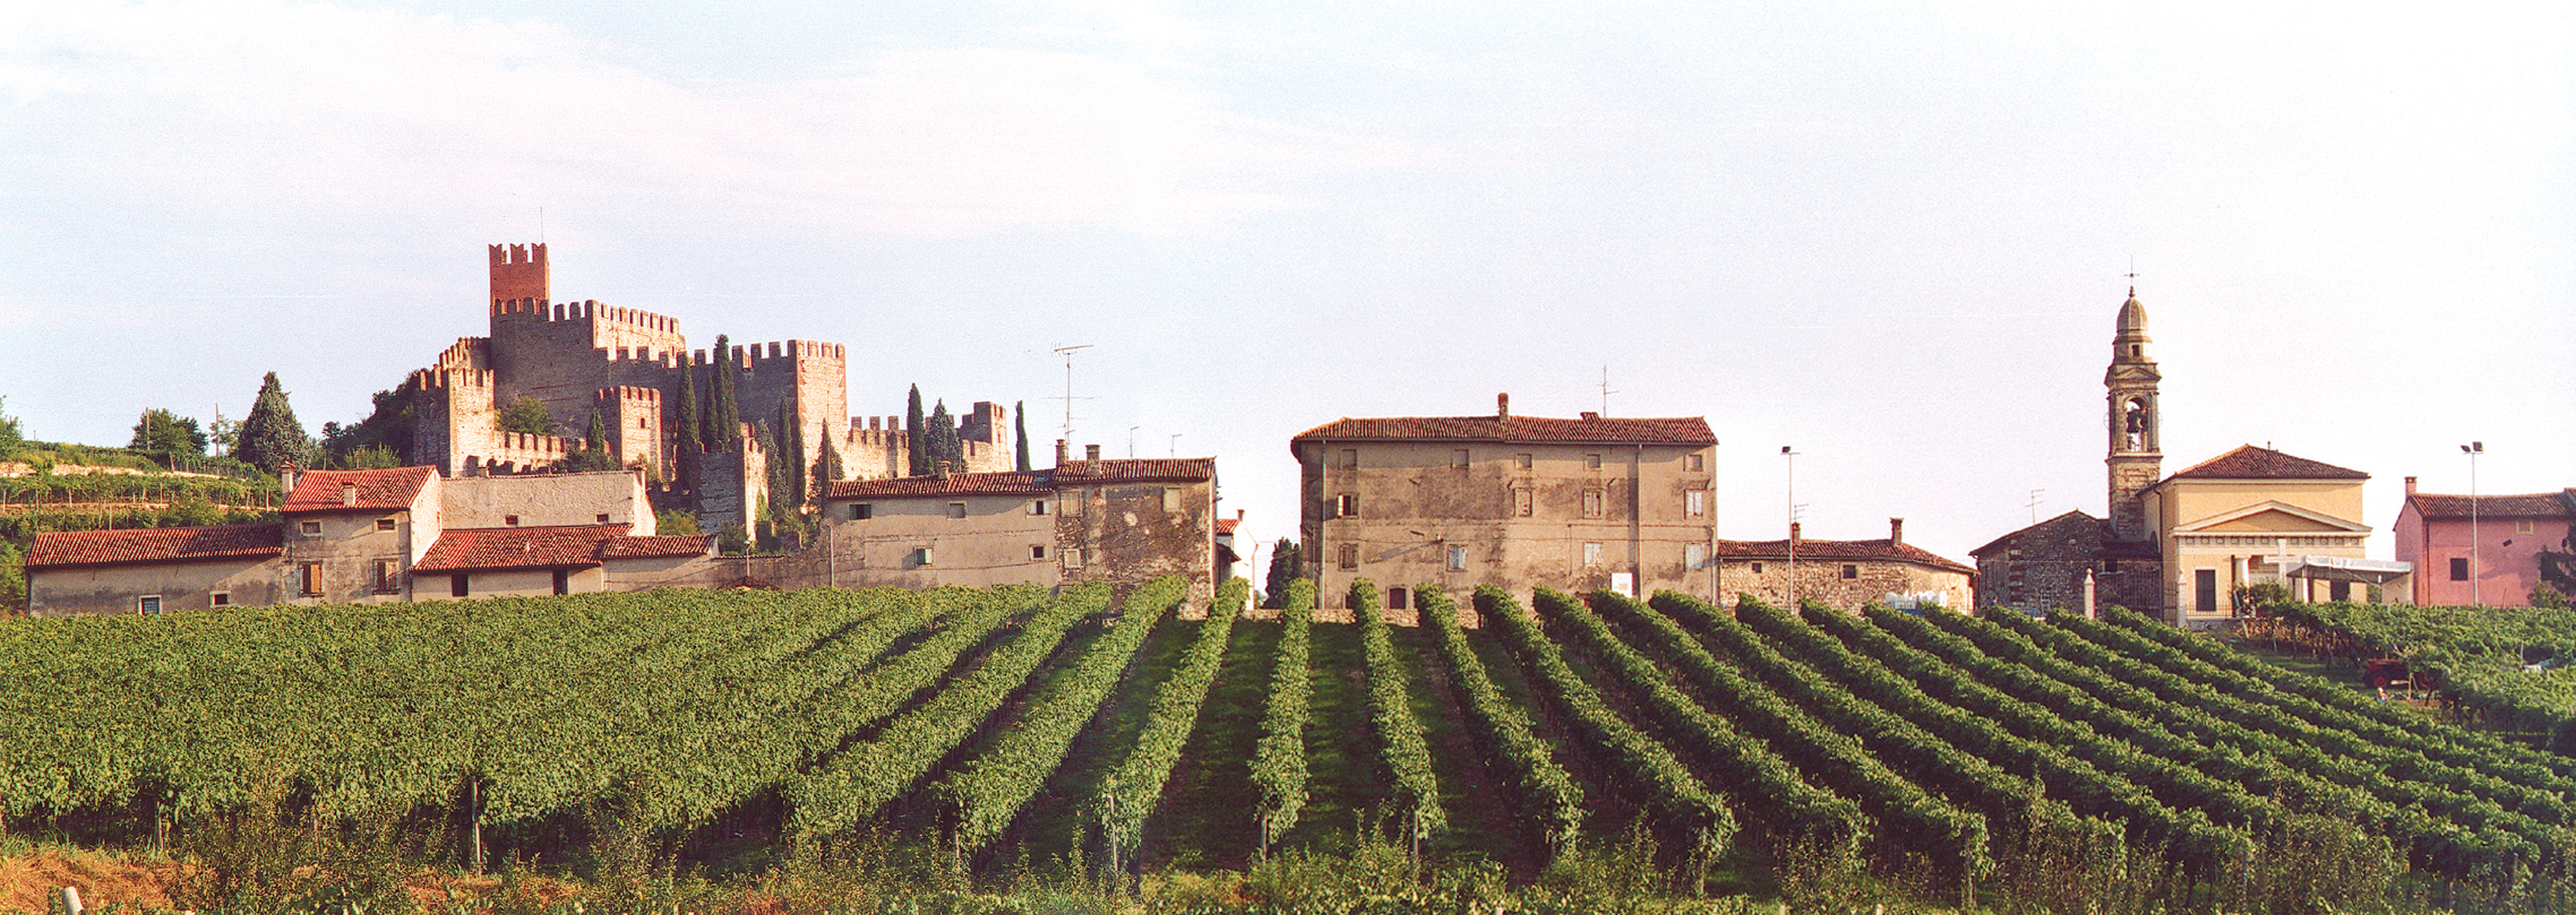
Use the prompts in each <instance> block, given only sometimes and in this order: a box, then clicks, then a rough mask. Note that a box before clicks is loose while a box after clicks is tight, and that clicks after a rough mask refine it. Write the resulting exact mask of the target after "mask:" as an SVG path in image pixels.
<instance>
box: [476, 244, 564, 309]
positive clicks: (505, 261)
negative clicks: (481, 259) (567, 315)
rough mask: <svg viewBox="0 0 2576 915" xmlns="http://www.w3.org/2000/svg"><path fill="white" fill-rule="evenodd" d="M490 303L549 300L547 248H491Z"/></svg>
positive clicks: (542, 246) (519, 246)
mask: <svg viewBox="0 0 2576 915" xmlns="http://www.w3.org/2000/svg"><path fill="white" fill-rule="evenodd" d="M491 249H492V301H493V302H495V303H499V302H505V301H506V302H515V301H518V300H520V299H535V300H537V301H539V302H546V301H552V300H551V299H550V298H549V297H548V296H549V293H548V292H547V289H546V287H547V285H548V283H547V276H546V245H545V243H544V242H538V243H536V244H533V245H507V246H504V245H492V246H491Z"/></svg>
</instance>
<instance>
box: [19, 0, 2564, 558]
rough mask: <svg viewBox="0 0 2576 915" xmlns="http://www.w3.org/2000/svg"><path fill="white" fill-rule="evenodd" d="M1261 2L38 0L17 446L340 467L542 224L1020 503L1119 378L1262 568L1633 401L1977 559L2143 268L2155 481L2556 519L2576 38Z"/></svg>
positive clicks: (1760, 9) (2066, 501) (2550, 12)
mask: <svg viewBox="0 0 2576 915" xmlns="http://www.w3.org/2000/svg"><path fill="white" fill-rule="evenodd" d="M1251 6H1252V5H1248V4H1210V5H1205V6H1195V7H1194V6H1188V5H1164V4H1154V3H1144V2H1115V0H1101V2H1025V3H984V4H976V3H965V2H939V3H868V4H853V3H842V2H785V3H768V4H760V3H754V4H748V5H746V6H744V7H743V8H742V9H743V10H744V11H741V12H734V11H731V10H730V9H729V8H728V9H722V10H720V9H718V8H717V5H715V4H707V3H700V2H669V3H652V2H631V3H611V2H592V3H566V4H522V3H508V2H446V3H443V2H395V3H370V2H343V3H330V4H308V3H302V2H271V0H208V2H153V3H87V2H50V3H13V4H0V397H5V398H6V403H5V407H0V409H5V410H6V411H7V412H8V413H9V414H12V415H16V416H18V417H21V418H22V419H23V420H24V425H25V429H26V432H27V434H28V435H29V437H31V438H36V439H41V440H49V441H79V442H89V443H94V444H102V445H121V444H123V443H124V442H125V440H126V439H127V438H128V437H129V435H130V429H131V427H132V425H133V423H134V421H135V416H136V414H138V413H140V412H141V411H142V410H144V409H145V408H149V407H165V408H169V409H172V410H175V411H177V412H178V413H180V414H181V415H187V416H196V417H199V418H200V419H211V418H212V417H213V416H214V415H215V412H216V411H217V410H218V409H221V410H222V411H223V412H224V414H225V415H228V416H232V417H235V418H238V417H239V416H240V415H241V414H242V413H243V412H245V411H246V410H247V409H248V407H249V406H250V401H251V395H252V393H253V392H254V391H255V390H256V388H257V387H258V384H259V379H260V376H261V374H262V373H264V372H268V371H276V372H277V373H278V374H279V376H280V377H281V378H282V379H283V380H284V381H285V383H286V386H287V388H288V390H290V391H291V392H293V395H294V397H293V400H294V404H295V408H296V412H297V414H298V416H299V417H300V418H301V419H302V420H303V422H304V423H305V425H306V427H307V428H308V429H309V430H313V431H317V432H318V430H319V429H320V427H321V425H322V423H323V422H324V421H326V420H339V421H341V422H344V423H345V422H354V421H356V420H357V419H359V418H361V417H363V416H364V415H365V414H366V412H367V403H368V401H367V397H368V394H369V393H370V392H373V391H376V390H379V389H383V388H389V387H392V386H394V385H396V384H398V383H399V382H400V381H401V380H402V379H403V377H404V376H405V374H406V373H408V372H409V371H411V370H412V369H414V368H419V367H422V366H425V365H426V364H428V362H429V361H430V360H431V359H432V358H433V357H434V356H435V355H436V354H437V353H438V352H439V351H440V350H441V349H443V348H445V347H446V346H447V345H449V344H450V343H452V342H454V340H455V339H456V338H457V337H460V336H479V335H481V334H483V333H485V332H486V323H485V317H484V306H483V304H482V300H483V294H484V287H485V272H484V247H483V246H484V245H486V244H489V243H504V242H528V241H536V240H539V239H540V237H542V239H543V240H544V241H546V242H547V243H548V244H549V249H550V253H551V254H552V260H553V263H554V294H555V298H556V299H558V300H581V299H596V300H599V301H602V302H605V303H608V304H611V305H616V306H624V307H632V308H641V309H645V310H649V311H654V312H659V313H662V314H665V315H669V316H671V317H674V318H677V319H678V320H679V321H680V324H681V329H682V330H683V331H684V332H685V333H686V334H687V335H688V337H689V342H690V344H691V345H692V346H694V347H698V348H704V347H706V346H708V345H710V344H712V343H713V342H714V339H715V336H716V335H717V334H719V333H722V334H728V335H730V336H731V337H732V338H733V339H734V340H736V341H768V340H784V339H790V338H795V339H815V340H824V341H830V342H836V343H842V344H846V345H847V346H848V347H849V352H850V354H851V357H852V359H851V362H852V364H851V370H850V394H851V404H850V406H851V411H852V412H853V413H858V414H862V415H867V414H876V415H888V414H898V413H901V412H902V411H903V394H904V390H905V387H906V386H907V385H910V384H914V383H918V384H920V385H921V387H922V390H923V392H924V393H925V395H928V396H932V397H940V398H945V399H946V400H947V401H948V404H949V406H950V407H951V408H953V409H963V408H964V407H965V406H966V405H967V404H968V403H970V402H972V401H976V400H997V401H1001V402H1003V403H1005V404H1008V403H1010V402H1013V401H1021V400H1025V401H1026V402H1027V404H1028V409H1029V412H1030V414H1031V421H1030V424H1029V425H1030V434H1031V437H1032V438H1035V439H1037V440H1038V441H1039V444H1038V446H1037V448H1036V452H1037V454H1038V455H1039V456H1040V460H1041V462H1043V461H1044V460H1045V456H1046V455H1047V453H1048V450H1049V447H1050V446H1049V444H1048V443H1051V442H1052V440H1053V439H1055V438H1056V437H1057V436H1058V434H1059V429H1058V427H1059V426H1060V425H1061V423H1062V417H1063V401H1061V400H1058V399H1054V398H1058V397H1060V396H1061V395H1062V394H1063V388H1064V369H1063V363H1062V362H1061V361H1060V360H1059V359H1058V358H1057V357H1056V356H1055V355H1054V354H1053V353H1052V352H1051V350H1052V349H1053V348H1055V347H1058V346H1066V345H1072V344H1089V345H1090V346H1091V348H1090V349H1087V350H1084V351H1082V353H1081V355H1080V356H1079V357H1078V358H1077V361H1076V364H1075V376H1074V385H1075V394H1076V395H1077V396H1079V397H1082V398H1087V399H1082V400H1077V401H1075V402H1074V411H1075V414H1076V415H1075V418H1074V426H1075V431H1074V433H1073V438H1074V440H1075V442H1076V444H1077V447H1078V446H1079V445H1080V444H1081V443H1099V444H1101V445H1102V446H1104V451H1105V452H1106V453H1108V454H1109V455H1111V456H1123V455H1125V454H1127V453H1128V452H1129V442H1130V441H1131V440H1132V441H1133V442H1134V443H1135V444H1134V450H1135V453H1136V454H1138V455H1139V456H1162V455H1165V454H1171V453H1179V454H1183V455H1208V454H1214V455H1216V456H1217V458H1218V468H1219V473H1220V475H1221V478H1222V483H1223V486H1224V496H1225V502H1224V505H1223V508H1224V509H1225V510H1227V511H1232V510H1235V509H1243V510H1245V511H1247V512H1248V513H1249V514H1248V517H1249V520H1248V521H1247V530H1248V532H1249V533H1250V534H1251V535H1252V536H1254V537H1256V538H1258V539H1260V540H1261V541H1263V542H1264V543H1265V544H1266V543H1267V541H1269V540H1271V539H1275V538H1276V537H1278V536H1281V535H1283V534H1291V533H1293V526H1294V522H1295V515H1296V502H1295V496H1294V481H1295V473H1296V466H1295V462H1294V461H1293V459H1292V458H1291V457H1290V455H1289V453H1288V449H1287V441H1288V438H1289V437H1290V436H1292V435H1294V434H1296V433H1297V432H1299V431H1302V430H1304V429H1306V428H1309V427H1312V426H1315V425H1319V424H1321V423H1325V422H1328V421H1331V420H1333V419H1335V418H1338V417H1342V416H1396V415H1431V416H1445V415H1470V414H1482V413H1490V412H1491V411H1492V409H1493V402H1494V394H1495V393H1496V392H1499V391H1509V392H1511V394H1512V395H1513V408H1514V410H1515V411H1516V412H1519V413H1522V414H1528V415H1554V416H1570V415H1573V414H1574V413H1576V412H1578V411H1583V410H1597V409H1600V408H1601V406H1602V402H1603V397H1602V393H1601V388H1602V384H1601V380H1602V369H1603V367H1604V366H1605V365H1606V366H1608V368H1609V385H1608V386H1609V387H1610V388H1611V389H1612V390H1613V391H1614V393H1612V394H1610V395H1609V399H1608V406H1609V412H1610V414H1611V415H1614V416H1676V415H1681V416H1688V415H1704V416H1706V417H1707V418H1708V420H1709V423H1710V425H1711V426H1712V427H1713V428H1714V429H1715V430H1716V432H1717V435H1718V438H1719V439H1720V440H1721V441H1722V442H1723V445H1722V446H1721V447H1720V452H1719V469H1720V478H1719V489H1720V499H1719V506H1720V511H1721V515H1720V519H1719V520H1720V526H1721V534H1722V535H1723V536H1726V537H1731V538H1740V539H1766V538H1777V537H1780V536H1782V535H1783V532H1784V531H1785V529H1786V524H1787V521H1786V517H1787V511H1788V507H1787V504H1788V501H1789V500H1788V498H1787V496H1786V494H1785V493H1784V486H1785V482H1786V481H1785V476H1786V474H1785V470H1786V468H1784V466H1783V461H1782V459H1781V457H1780V454H1779V452H1780V448H1781V446H1783V445H1793V446H1795V447H1796V448H1797V449H1798V450H1799V451H1800V452H1801V455H1800V457H1799V458H1798V459H1797V460H1798V464H1797V469H1796V473H1797V494H1796V501H1797V502H1799V503H1803V504H1804V506H1805V507H1804V509H1803V510H1802V517H1803V518H1804V519H1805V521H1806V529H1807V533H1808V535H1809V536H1814V537H1821V538H1834V539H1859V538H1869V537H1882V536H1885V530H1886V523H1887V518H1889V517H1890V516H1903V517H1905V518H1906V519H1907V526H1906V533H1907V539H1908V540H1909V541H1910V542H1913V543H1916V544H1919V545H1922V546H1925V547H1927V548H1930V549H1932V550H1934V551H1936V552H1940V553H1943V554H1944V555H1948V556H1951V557H1953V558H1956V559H1961V560H1966V559H1967V558H1968V557H1967V551H1968V550H1969V549H1972V548H1974V547H1976V546H1978V545H1979V544H1982V543H1984V542H1986V541H1987V540H1989V539H1992V538H1993V537H1995V536H1998V535H2001V534H2003V533H2005V532H2008V531H2010V530H2013V529H2015V528H2017V527H2020V526H2022V525H2024V524H2026V523H2028V522H2029V521H2030V520H2031V518H2032V516H2033V514H2034V512H2035V513H2036V515H2037V516H2038V517H2041V518H2045V517H2048V516H2051V515H2055V514H2057V513H2060V512H2063V511H2066V510H2068V509H2082V510H2084V511H2086V512H2089V513H2093V514H2095V515H2097V516H2098V515H2100V514H2101V513H2102V509H2103V474H2104V470H2103V465H2102V463H2101V457H2102V449H2103V445H2104V442H2105V434H2104V431H2103V426H2102V423H2103V410H2104V400H2103V390H2102V387H2101V379H2102V370H2103V367H2104V365H2105V363H2106V362H2107V360H2108V358H2109V355H2110V349H2109V343H2110V338H2111V331H2112V321H2113V317H2114V313H2115V311H2116V310H2117V308H2118V306H2119V304H2120V302H2121V300H2122V299H2123V298H2125V297H2126V294H2127V290H2128V285H2129V283H2130V282H2131V280H2130V279H2129V278H2128V277H2127V276H2126V274H2128V273H2130V272H2131V271H2132V270H2133V269H2134V270H2135V272H2136V274H2137V277H2136V280H2135V282H2136V284H2137V287H2138V295H2139V297H2140V299H2141V300H2142V301H2144V302H2145V303H2146V305H2147V308H2148V311H2149V314H2150V316H2151V321H2152V332H2153V335H2154V338H2155V350H2154V355H2155V356H2156V357H2157V359H2158V360H2159V362H2160V364H2161V367H2162V369H2163V371H2164V374H2165V379H2166V380H2165V384H2164V388H2163V407H2164V413H2165V418H2164V441H2165V446H2166V463H2165V470H2166V471H2167V472H2168V473H2170V472H2172V471H2175V470H2180V469H2182V468H2184V467H2187V466H2189V465H2191V464H2193V463H2196V462H2198V461H2201V460H2204V459H2207V458H2209V457H2213V456H2215V455H2217V454H2219V453H2222V452H2224V451H2226V450H2228V449H2230V448H2233V447H2235V446H2237V445H2240V444H2246V443H2252V444H2258V445H2260V444H2266V443H2269V444H2271V445H2273V446H2274V447H2277V448H2279V449H2281V450H2284V451H2288V452H2290V453H2292V454H2296V455H2299V456H2302V457H2307V458H2313V459H2316V460H2321V461H2325V462H2328V463H2332V464H2338V465H2342V466H2346V467H2352V468H2355V469H2359V470H2363V471H2366V472H2369V473H2370V474H2372V475H2373V480H2372V482H2371V488H2370V491H2369V496H2368V499H2369V505H2368V513H2369V517H2368V518H2366V519H2365V520H2366V521H2367V522H2368V523H2370V524H2371V525H2372V526H2373V527H2375V528H2378V529H2380V530H2381V531H2383V532H2384V531H2385V530H2386V529H2387V528H2388V527H2389V526H2391V525H2392V524H2393V523H2394V522H2395V519H2396V515H2397V510H2398V508H2399V494H2400V492H2401V486H2402V483H2401V480H2402V479H2403V478H2404V477H2405V476H2408V475H2416V476H2420V477H2422V478H2423V481H2424V487H2425V488H2426V489H2427V490H2430V491H2439V492H2464V491H2466V490H2467V489H2468V486H2469V480H2468V476H2469V467H2468V464H2467V461H2466V459H2465V458H2464V457H2463V456H2462V455H2461V454H2460V453H2459V450H2458V446H2459V445H2460V444H2462V443H2465V442H2468V441H2471V440H2478V441H2483V442H2484V443H2485V444H2486V449H2487V450H2486V454H2485V456H2484V457H2483V458H2481V459H2480V461H2481V463H2480V464H2479V466H2478V475H2479V479H2478V488H2479V490H2480V491H2481V492H2489V493H2504V492H2536V491H2545V490H2553V489H2557V488H2559V487H2564V486H2576V346H2571V344H2576V321H2571V319H2570V318H2569V313H2570V308H2569V305H2568V303H2569V300H2570V293H2571V291H2576V12H2571V7H2570V6H2568V5H2567V4H2564V3H2521V4H2516V3H2494V4H2476V5H2470V6H2469V7H2468V8H2466V9H2445V10H2442V11H2440V12H2438V13H2434V12H2431V11H2430V8H2428V7H2420V6H2405V5H2399V4H2348V3H2335V4H2324V3H2320V4H2312V5H2293V4H2262V5H2248V4H2242V3H2232V2H2231V3H2209V4H2192V3H2172V2H2158V3H2139V4H2126V5H2099V4H2065V3H2027V4H2001V3H1979V4H1928V3H1913V2H1901V3H1900V2H1891V3H1877V4H1871V3H1838V4H1813V3H1780V4H1754V3H1680V4H1667V5H1650V4H1637V5H1629V6H1627V7H1625V8H1624V9H1621V10H1616V11H1604V10H1602V9H1600V8H1598V7H1600V6H1601V5H1600V4H1589V3H1564V4H1498V3H1484V2H1479V3H1414V4H1400V3H1399V4H1390V3H1385V2H1368V3H1347V4H1335V3H1322V2H1310V3H1298V4H1284V5H1282V6H1285V7H1287V8H1288V11H1286V12H1257V11H1251V10H1250V9H1249V8H1250V7H1251ZM540 210H542V213H543V215H542V218H541V217H540V215H539V214H540ZM1174 436H1178V438H1177V439H1175V438H1173V437H1174ZM2034 490H2037V491H2039V492H2038V496H2037V501H2038V504H2037V506H2036V507H2035V508H2034V507H2032V506H2031V505H2030V503H2031V502H2032V501H2033V496H2032V493H2033V491H2034ZM2388 550H2389V546H2388V541H2387V538H2386V537H2384V536H2383V537H2380V538H2378V539H2377V541H2376V546H2375V548H2374V550H2373V555H2378V556H2386V555H2388ZM1267 554H1268V550H1267V548H1266V546H1265V548H1264V550H1263V554H1262V555H1263V558H1264V559H1265V560H1266V558H1267Z"/></svg>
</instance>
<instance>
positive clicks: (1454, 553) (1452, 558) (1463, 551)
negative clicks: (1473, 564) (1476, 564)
mask: <svg viewBox="0 0 2576 915" xmlns="http://www.w3.org/2000/svg"><path fill="white" fill-rule="evenodd" d="M1449 571H1452V572H1464V571H1467V548H1466V547H1463V546H1453V547H1450V548H1449Z"/></svg>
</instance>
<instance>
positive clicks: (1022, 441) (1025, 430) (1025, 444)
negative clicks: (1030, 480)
mask: <svg viewBox="0 0 2576 915" xmlns="http://www.w3.org/2000/svg"><path fill="white" fill-rule="evenodd" d="M1011 439H1012V440H1013V441H1014V442H1017V443H1018V444H1019V448H1020V466H1019V470H1020V472H1021V473H1027V472H1029V469H1030V468H1029V402H1028V401H1025V400H1020V401H1013V402H1012V403H1011Z"/></svg>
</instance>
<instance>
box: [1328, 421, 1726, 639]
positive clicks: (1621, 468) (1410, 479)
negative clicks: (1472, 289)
mask: <svg viewBox="0 0 2576 915" xmlns="http://www.w3.org/2000/svg"><path fill="white" fill-rule="evenodd" d="M1716 447H1717V436H1716V435H1715V434H1713V433H1711V432H1710V431H1709V427H1708V421H1707V420H1706V419H1704V418H1701V417H1696V416H1689V417H1668V418H1613V417H1605V416H1602V415H1600V414H1597V413H1585V414H1583V415H1582V416H1581V417H1579V418H1575V419H1560V418H1551V417H1537V416H1514V415H1512V412H1511V397H1510V395H1508V394H1506V395H1500V396H1498V397H1496V399H1495V411H1494V413H1493V415H1490V416H1449V417H1389V418H1373V419H1351V418H1343V419H1339V420H1335V421H1333V422H1329V423H1325V424H1324V425H1321V426H1317V427H1315V428H1312V429H1308V430H1306V431H1305V432H1302V433H1299V434H1298V435H1297V436H1296V437H1295V438H1293V439H1291V440H1290V441H1289V449H1290V450H1291V451H1292V452H1293V453H1294V454H1295V455H1296V456H1297V464H1298V467H1299V470H1300V496H1301V498H1300V502H1301V508H1300V516H1299V533H1300V539H1301V540H1302V541H1303V542H1302V544H1301V553H1300V563H1301V565H1302V566H1303V574H1304V575H1305V576H1306V577H1308V578H1314V579H1317V585H1318V589H1319V590H1318V593H1319V595H1320V599H1321V600H1322V601H1323V602H1324V603H1325V604H1326V605H1327V606H1331V607H1344V606H1346V603H1347V600H1348V595H1349V592H1350V586H1351V583H1352V582H1353V581H1356V580H1360V579H1366V580H1368V581H1370V582H1372V583H1373V584H1375V585H1376V586H1377V587H1379V588H1382V589H1384V592H1385V593H1384V601H1385V606H1386V608H1387V609H1388V610H1390V611H1400V610H1405V609H1408V608H1409V607H1410V606H1411V591H1412V589H1414V588H1417V587H1431V588H1438V589H1440V590H1442V591H1443V592H1446V593H1450V594H1460V593H1464V592H1467V591H1470V590H1472V589H1474V588H1475V587H1476V586H1478V585H1488V584H1490V585H1498V586H1501V587H1503V588H1506V589H1509V590H1511V591H1514V592H1518V593H1527V592H1528V591H1529V590H1530V589H1531V588H1532V587H1534V586H1539V585H1545V586H1548V587H1554V588H1565V589H1573V590H1587V591H1588V590H1593V589H1599V588H1609V589H1613V590H1617V591H1619V592H1621V593H1624V594H1632V595H1633V594H1646V593H1652V592H1653V591H1655V590H1659V589H1672V590H1676V591H1682V592H1685V593H1688V594H1692V595H1694V596H1698V597H1702V598H1712V597H1713V596H1714V594H1715V592H1714V590H1713V589H1714V588H1715V587H1716V585H1717V582H1716V580H1715V573H1716V571H1717V568H1716V566H1715V564H1714V563H1713V562H1712V556H1713V555H1714V553H1715V550H1716V547H1717V525H1716V515H1715V513H1714V503H1713V501H1712V498H1713V494H1712V491H1711V487H1712V484H1713V482H1714V479H1715V475H1714V466H1715V459H1716Z"/></svg>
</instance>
